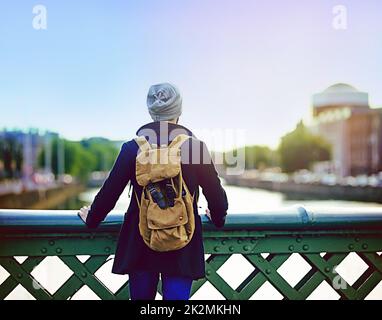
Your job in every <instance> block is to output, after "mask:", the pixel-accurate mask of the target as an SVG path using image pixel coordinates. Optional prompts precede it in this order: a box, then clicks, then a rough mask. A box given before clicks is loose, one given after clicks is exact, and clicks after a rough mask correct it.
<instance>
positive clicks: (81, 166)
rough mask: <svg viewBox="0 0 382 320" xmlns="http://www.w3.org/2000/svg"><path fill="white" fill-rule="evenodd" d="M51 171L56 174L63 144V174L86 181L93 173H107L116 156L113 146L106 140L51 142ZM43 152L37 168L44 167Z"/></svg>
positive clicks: (116, 151) (54, 140) (56, 140)
mask: <svg viewBox="0 0 382 320" xmlns="http://www.w3.org/2000/svg"><path fill="white" fill-rule="evenodd" d="M51 143H52V170H53V173H54V174H56V175H57V174H58V148H59V147H62V146H61V145H60V144H62V143H63V144H64V146H63V147H64V159H65V165H64V167H65V173H67V174H70V175H72V176H74V177H77V178H79V179H80V180H81V181H86V179H87V178H88V176H89V173H91V172H93V171H109V170H110V169H111V167H112V165H113V163H114V161H115V159H116V157H117V155H118V149H117V147H116V146H115V144H114V143H113V142H111V141H109V140H106V139H87V140H82V141H79V142H77V141H69V140H60V141H59V140H58V139H53V140H52V142H51ZM44 160H45V151H44V150H42V151H41V153H40V154H39V161H38V163H39V166H40V167H44V165H45V163H44V162H45V161H44Z"/></svg>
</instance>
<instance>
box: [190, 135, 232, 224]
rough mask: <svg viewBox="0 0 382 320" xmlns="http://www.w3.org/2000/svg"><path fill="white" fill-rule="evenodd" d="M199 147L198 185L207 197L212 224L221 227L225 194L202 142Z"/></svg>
mask: <svg viewBox="0 0 382 320" xmlns="http://www.w3.org/2000/svg"><path fill="white" fill-rule="evenodd" d="M201 149H202V151H201V155H202V159H201V161H202V162H201V163H200V165H199V169H198V170H197V172H198V181H199V185H200V186H201V187H202V192H203V194H204V196H205V197H206V199H207V202H208V209H209V210H210V213H211V218H212V222H213V224H214V225H215V226H216V227H218V228H221V227H223V226H224V223H225V217H226V215H227V210H228V199H227V195H226V192H225V190H224V189H223V187H222V185H221V182H220V179H219V176H218V173H217V171H216V168H215V165H214V163H213V161H212V158H211V155H210V153H209V151H208V149H207V146H206V145H205V143H204V142H202V145H201Z"/></svg>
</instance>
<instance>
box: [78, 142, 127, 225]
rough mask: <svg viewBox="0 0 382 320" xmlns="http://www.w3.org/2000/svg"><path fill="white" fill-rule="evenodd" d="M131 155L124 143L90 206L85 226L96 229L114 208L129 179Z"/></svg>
mask: <svg viewBox="0 0 382 320" xmlns="http://www.w3.org/2000/svg"><path fill="white" fill-rule="evenodd" d="M131 158H133V155H132V154H131V152H129V149H128V144H127V143H124V144H123V145H122V147H121V150H120V152H119V155H118V157H117V159H116V160H115V162H114V165H113V168H112V169H111V171H110V173H109V175H108V177H107V179H106V180H105V182H104V183H103V185H102V187H101V189H100V190H99V191H98V193H97V195H96V196H95V198H94V201H93V203H92V204H91V206H90V210H89V214H88V216H87V219H86V225H87V226H88V227H89V228H96V227H98V225H99V224H100V223H101V222H102V221H103V220H104V219H105V217H106V216H107V214H108V213H109V212H110V211H111V210H112V209H113V208H114V206H115V204H116V202H117V201H118V199H119V197H120V195H121V193H122V192H123V190H124V189H125V187H126V185H127V183H128V182H129V180H130V179H131V175H132V171H133V168H134V167H132V161H131Z"/></svg>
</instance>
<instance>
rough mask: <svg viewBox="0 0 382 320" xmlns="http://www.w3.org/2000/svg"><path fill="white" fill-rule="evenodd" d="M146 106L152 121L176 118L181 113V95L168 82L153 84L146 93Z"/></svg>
mask: <svg viewBox="0 0 382 320" xmlns="http://www.w3.org/2000/svg"><path fill="white" fill-rule="evenodd" d="M147 107H148V109H149V113H150V116H151V118H152V119H153V120H154V121H166V120H171V119H176V118H178V117H179V116H180V115H181V114H182V97H181V96H180V93H179V90H178V88H176V87H175V86H174V85H172V84H170V83H159V84H154V85H152V86H151V87H150V89H149V92H148V94H147Z"/></svg>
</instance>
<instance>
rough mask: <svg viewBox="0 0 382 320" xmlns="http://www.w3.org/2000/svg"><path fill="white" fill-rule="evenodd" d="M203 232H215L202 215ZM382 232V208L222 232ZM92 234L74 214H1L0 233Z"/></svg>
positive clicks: (247, 221)
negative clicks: (24, 231) (23, 231)
mask: <svg viewBox="0 0 382 320" xmlns="http://www.w3.org/2000/svg"><path fill="white" fill-rule="evenodd" d="M201 218H202V224H203V229H204V230H214V229H215V228H214V226H213V225H212V223H211V222H210V221H209V220H208V219H207V218H206V217H205V216H204V215H203V216H202V217H201ZM123 219H124V213H123V212H118V211H113V212H111V213H110V214H109V215H108V216H107V218H106V220H105V221H104V222H103V223H102V224H101V226H100V229H101V230H108V231H113V230H119V228H120V226H121V223H122V221H123ZM328 229H329V230H333V229H334V230H358V229H372V230H382V208H341V209H340V208H333V209H325V210H322V209H320V210H315V209H314V208H309V209H308V208H304V207H301V206H295V207H289V208H284V209H277V210H269V211H258V212H254V213H251V214H247V213H245V214H228V216H227V219H226V224H225V226H224V229H223V230H238V231H242V230H286V231H287V230H328ZM22 230H28V231H29V232H31V231H35V232H59V233H64V232H69V231H76V232H89V231H91V230H90V229H88V228H86V226H85V225H84V223H83V222H82V221H81V220H80V218H79V217H78V216H77V211H73V210H0V233H4V232H7V233H8V232H9V231H22Z"/></svg>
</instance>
